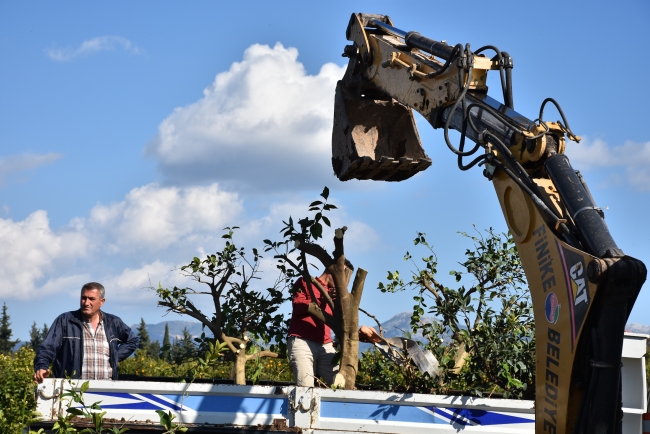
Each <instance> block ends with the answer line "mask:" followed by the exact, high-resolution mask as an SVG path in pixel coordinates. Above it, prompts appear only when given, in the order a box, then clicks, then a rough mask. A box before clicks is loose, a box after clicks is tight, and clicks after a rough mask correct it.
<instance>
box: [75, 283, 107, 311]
mask: <svg viewBox="0 0 650 434" xmlns="http://www.w3.org/2000/svg"><path fill="white" fill-rule="evenodd" d="M104 294H105V291H104V286H102V284H101V283H97V282H90V283H86V284H85V285H84V286H82V287H81V301H80V303H79V307H80V308H81V313H82V314H83V315H84V316H85V317H86V318H92V317H94V316H95V315H97V313H98V312H99V309H101V307H102V306H103V305H104V302H105V301H106V299H105V298H104Z"/></svg>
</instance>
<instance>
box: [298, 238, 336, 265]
mask: <svg viewBox="0 0 650 434" xmlns="http://www.w3.org/2000/svg"><path fill="white" fill-rule="evenodd" d="M296 248H297V249H298V250H300V251H301V252H304V253H306V254H308V255H310V256H313V257H314V258H316V259H318V260H319V261H320V262H321V264H323V266H324V267H325V268H328V267H329V266H330V265H332V263H333V262H334V261H333V260H332V257H331V256H330V255H329V253H327V250H325V249H324V248H323V247H322V246H319V245H318V244H312V243H303V242H300V241H296Z"/></svg>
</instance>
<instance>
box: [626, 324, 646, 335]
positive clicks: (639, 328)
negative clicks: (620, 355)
mask: <svg viewBox="0 0 650 434" xmlns="http://www.w3.org/2000/svg"><path fill="white" fill-rule="evenodd" d="M625 330H627V331H629V332H632V333H643V334H645V335H650V326H647V325H643V324H636V323H629V324H628V325H626V326H625Z"/></svg>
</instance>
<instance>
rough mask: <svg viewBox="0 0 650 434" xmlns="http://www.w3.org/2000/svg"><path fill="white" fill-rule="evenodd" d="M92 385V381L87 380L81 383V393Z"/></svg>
mask: <svg viewBox="0 0 650 434" xmlns="http://www.w3.org/2000/svg"><path fill="white" fill-rule="evenodd" d="M89 387H90V381H86V382H85V383H84V384H82V385H81V393H86V390H88V388H89Z"/></svg>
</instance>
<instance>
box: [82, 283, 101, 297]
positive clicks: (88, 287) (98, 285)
mask: <svg viewBox="0 0 650 434" xmlns="http://www.w3.org/2000/svg"><path fill="white" fill-rule="evenodd" d="M93 289H96V290H97V291H99V298H105V293H106V291H105V290H104V285H102V284H101V283H97V282H88V283H86V284H85V285H84V286H82V287H81V292H84V291H89V290H93Z"/></svg>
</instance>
